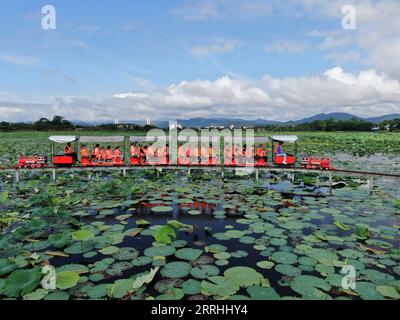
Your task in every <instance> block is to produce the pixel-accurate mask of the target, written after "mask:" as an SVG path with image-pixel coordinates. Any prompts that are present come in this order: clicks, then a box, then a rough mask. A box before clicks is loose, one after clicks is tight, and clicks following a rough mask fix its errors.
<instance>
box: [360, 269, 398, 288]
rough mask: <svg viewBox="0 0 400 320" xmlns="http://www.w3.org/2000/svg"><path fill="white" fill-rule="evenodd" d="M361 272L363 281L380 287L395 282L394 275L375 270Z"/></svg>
mask: <svg viewBox="0 0 400 320" xmlns="http://www.w3.org/2000/svg"><path fill="white" fill-rule="evenodd" d="M360 272H361V273H362V275H363V279H365V280H368V281H371V282H374V283H376V284H380V285H384V284H387V283H390V282H391V281H394V280H395V278H394V277H393V276H392V275H390V274H387V273H383V272H381V271H378V270H374V269H365V270H361V271H360Z"/></svg>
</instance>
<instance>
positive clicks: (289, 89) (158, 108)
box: [0, 67, 400, 121]
mask: <svg viewBox="0 0 400 320" xmlns="http://www.w3.org/2000/svg"><path fill="white" fill-rule="evenodd" d="M0 106H2V107H3V108H8V109H5V110H7V112H6V113H2V117H1V120H3V121H4V120H8V121H10V120H27V119H29V120H35V119H37V118H39V117H42V116H44V117H52V116H53V115H55V114H60V115H63V116H65V117H66V118H67V119H81V120H86V121H90V120H97V121H98V120H112V119H120V120H122V121H123V120H145V119H146V118H147V117H149V116H151V118H152V119H165V120H170V119H175V118H192V117H241V118H245V119H256V118H264V119H271V120H295V119H299V118H302V117H306V116H310V115H314V114H316V113H320V112H325V113H327V112H349V113H353V114H355V115H359V116H377V115H383V114H389V113H395V112H400V82H399V81H398V80H394V79H390V78H389V77H387V76H386V75H385V74H381V73H378V72H376V71H375V70H366V71H362V72H360V73H359V74H351V73H346V72H345V71H343V69H342V68H340V67H336V68H333V69H330V70H327V71H326V72H325V73H324V74H322V75H315V76H307V77H287V78H274V77H271V76H269V75H265V76H264V77H262V78H261V79H258V80H248V79H243V78H232V77H228V76H224V77H221V78H219V79H217V80H214V81H211V80H195V81H182V82H180V83H177V84H171V85H170V86H168V87H164V88H161V89H160V88H158V89H154V90H150V91H147V92H127V93H117V94H115V95H114V96H113V97H112V98H110V99H107V100H101V101H98V100H94V99H86V98H69V99H61V98H60V99H55V100H54V102H52V103H46V104H35V105H33V104H22V103H5V102H4V103H1V102H0Z"/></svg>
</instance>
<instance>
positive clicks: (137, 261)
mask: <svg viewBox="0 0 400 320" xmlns="http://www.w3.org/2000/svg"><path fill="white" fill-rule="evenodd" d="M152 261H153V259H152V258H150V257H145V256H143V257H137V258H135V260H133V261H132V265H134V266H136V267H140V266H144V265H146V264H149V263H151V262H152Z"/></svg>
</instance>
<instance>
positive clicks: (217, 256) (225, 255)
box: [214, 252, 231, 260]
mask: <svg viewBox="0 0 400 320" xmlns="http://www.w3.org/2000/svg"><path fill="white" fill-rule="evenodd" d="M230 257H231V255H230V254H229V253H228V252H218V253H215V254H214V258H215V259H217V260H227V259H229V258H230Z"/></svg>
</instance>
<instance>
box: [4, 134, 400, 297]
mask: <svg viewBox="0 0 400 320" xmlns="http://www.w3.org/2000/svg"><path fill="white" fill-rule="evenodd" d="M51 134H52V133H10V134H5V133H2V134H0V167H8V166H13V165H15V163H16V157H17V156H18V154H27V155H30V154H35V153H46V154H48V153H49V150H48V149H49V144H48V142H47V137H48V136H49V135H51ZM57 134H58V135H59V134H60V133H57ZM79 134H82V135H83V134H88V135H93V133H87V132H86V133H79ZM97 134H98V133H97ZM102 134H104V133H102ZM260 134H261V133H260ZM298 135H299V137H300V144H299V155H300V156H301V155H302V154H308V155H311V154H316V155H321V154H330V156H331V158H332V161H333V165H334V167H337V168H346V169H358V170H364V171H375V172H397V173H400V134H396V133H387V134H386V133H378V134H373V133H298ZM333 180H334V185H335V188H334V191H333V194H331V193H330V191H329V188H328V187H327V185H328V176H327V174H326V173H325V174H321V175H318V174H316V173H310V174H300V173H296V174H294V175H291V174H288V173H279V172H276V173H274V172H272V173H260V176H259V179H258V180H256V179H255V177H254V174H253V175H249V174H246V172H243V171H240V170H237V171H235V170H231V171H226V173H225V176H224V177H223V178H222V177H221V174H220V172H217V171H213V170H212V169H210V170H209V171H203V170H202V171H196V170H192V171H191V173H190V174H188V172H187V171H185V170H183V171H179V170H176V171H175V170H165V169H164V170H161V169H146V170H129V171H128V172H127V175H126V176H123V175H122V174H121V172H120V171H118V170H116V171H110V170H109V171H107V170H106V169H105V170H103V171H90V169H89V170H88V171H73V170H69V171H65V172H63V173H62V172H60V173H58V176H57V180H56V181H53V180H52V178H51V173H49V172H40V171H32V172H25V173H21V180H20V181H19V182H18V183H16V182H15V176H14V174H13V173H10V172H0V229H1V230H0V232H1V233H0V299H24V300H70V299H71V300H72V299H123V300H145V299H147V300H154V299H155V300H176V299H190V300H213V299H214V300H220V299H226V300H245V299H254V300H264V299H266V300H279V299H341V300H342V299H343V300H359V299H363V300H364V299H400V249H399V243H400V236H399V228H400V180H399V179H395V178H384V177H378V178H375V179H374V188H373V192H371V190H370V188H369V187H370V186H369V183H370V181H369V180H368V178H366V177H363V176H360V177H356V176H353V177H348V176H336V175H334V177H333Z"/></svg>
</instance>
